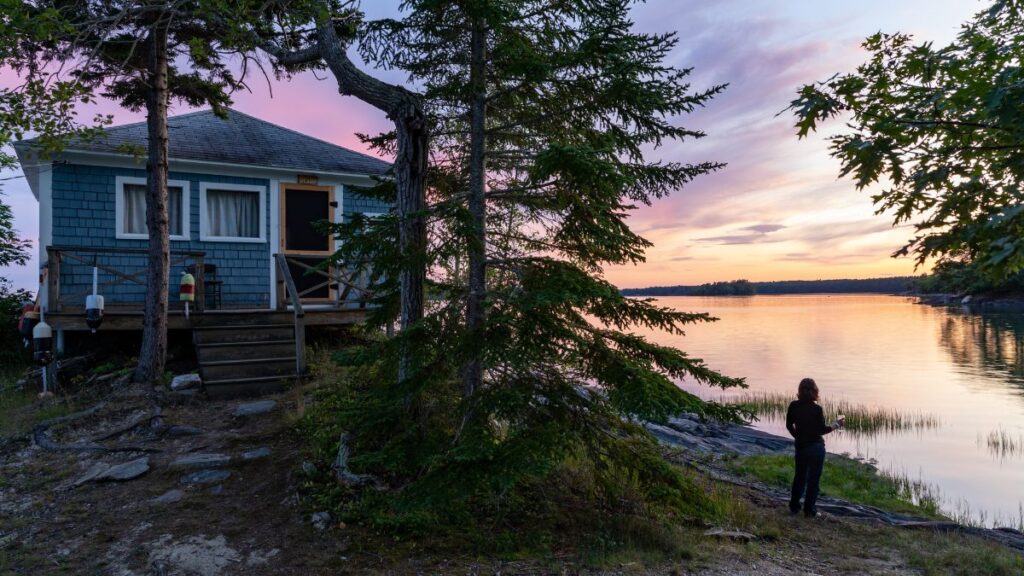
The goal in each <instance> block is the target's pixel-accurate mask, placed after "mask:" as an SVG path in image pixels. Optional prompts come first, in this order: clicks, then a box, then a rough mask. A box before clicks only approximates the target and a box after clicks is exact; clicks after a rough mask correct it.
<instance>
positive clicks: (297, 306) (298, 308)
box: [274, 254, 306, 376]
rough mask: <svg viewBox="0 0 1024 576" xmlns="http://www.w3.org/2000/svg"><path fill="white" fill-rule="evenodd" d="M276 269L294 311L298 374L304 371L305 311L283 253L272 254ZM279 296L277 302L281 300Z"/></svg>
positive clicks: (296, 370) (296, 368) (300, 374)
mask: <svg viewBox="0 0 1024 576" xmlns="http://www.w3.org/2000/svg"><path fill="white" fill-rule="evenodd" d="M274 260H276V261H277V267H278V270H279V271H280V272H281V278H282V279H283V280H284V286H285V288H287V290H288V299H289V300H291V301H292V309H293V310H294V312H295V372H296V373H297V375H298V376H302V375H303V374H305V373H306V319H305V316H306V313H305V311H303V310H302V300H301V299H300V298H299V289H298V288H297V287H296V286H295V279H294V278H292V273H291V270H289V269H288V258H287V257H286V256H285V255H284V254H274ZM283 301H284V299H283V298H281V299H280V300H278V302H283Z"/></svg>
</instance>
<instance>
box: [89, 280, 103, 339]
mask: <svg viewBox="0 0 1024 576" xmlns="http://www.w3.org/2000/svg"><path fill="white" fill-rule="evenodd" d="M98 282H99V268H98V267H97V266H93V267H92V294H90V295H88V296H86V297H85V325H86V326H88V327H89V329H90V330H92V333H93V334H95V333H96V329H97V328H99V327H100V324H102V323H103V296H100V295H99V293H98V292H97V288H98V286H97V284H98Z"/></svg>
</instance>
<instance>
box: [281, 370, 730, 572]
mask: <svg viewBox="0 0 1024 576" xmlns="http://www.w3.org/2000/svg"><path fill="white" fill-rule="evenodd" d="M354 355H356V354H352V355H348V357H349V358H351V357H352V356H354ZM379 368H380V365H378V364H371V365H366V366H362V367H342V366H338V365H337V364H335V363H334V362H333V361H327V362H324V361H323V360H322V359H321V360H319V361H315V362H314V364H313V366H312V369H313V371H314V375H315V378H316V381H317V382H318V383H320V385H319V387H318V388H316V389H315V392H314V399H313V402H312V403H311V407H310V408H309V410H307V412H306V413H305V415H304V416H303V417H302V418H301V419H300V420H299V421H298V422H297V426H298V429H299V431H300V433H301V434H302V435H303V436H305V437H306V438H307V440H308V446H309V448H310V454H309V460H310V461H312V462H314V463H315V464H316V467H317V470H318V471H319V472H318V473H317V477H315V478H313V479H311V480H310V481H309V482H308V483H307V484H306V486H305V490H306V495H307V497H309V498H310V499H311V500H312V501H313V502H314V505H315V506H316V507H317V508H318V509H323V508H327V509H331V510H333V511H334V512H336V513H337V514H338V515H339V517H340V518H341V519H342V520H344V521H346V522H358V523H360V524H363V525H367V526H370V527H373V528H375V529H376V530H379V531H380V532H382V533H385V534H388V535H390V536H392V537H396V538H406V537H423V536H425V535H429V536H430V537H431V541H432V542H446V543H448V544H450V545H451V546H453V547H456V548H459V549H460V550H462V551H463V552H465V551H469V552H478V553H502V554H517V553H529V554H532V555H546V554H551V553H552V552H554V551H555V550H563V549H565V547H571V548H574V549H577V550H578V552H579V553H580V554H581V555H584V556H591V557H605V556H607V555H611V554H614V553H615V551H616V550H621V549H626V548H637V547H639V548H650V549H653V550H657V551H659V553H666V552H667V553H669V554H685V553H686V550H685V549H683V548H681V547H680V546H679V544H678V542H676V543H673V536H678V534H679V531H680V529H681V528H682V527H684V526H686V525H689V524H691V523H694V522H697V523H698V524H699V522H698V521H700V520H705V519H713V518H717V516H718V515H719V514H720V513H721V510H720V506H721V503H720V502H716V501H713V500H712V499H710V498H709V496H708V495H707V494H706V493H705V491H704V488H703V487H701V486H700V485H699V484H698V483H696V482H695V481H694V479H693V478H691V477H689V476H687V475H685V474H684V473H683V472H682V471H680V470H678V469H676V468H674V467H673V466H671V465H670V464H669V463H668V462H667V461H666V460H665V459H664V458H662V457H661V455H660V454H659V453H658V452H657V450H656V449H655V447H654V445H653V444H651V443H649V442H646V441H644V439H643V436H642V435H641V436H637V435H634V436H629V435H625V434H609V435H607V436H606V437H605V439H604V440H603V441H602V442H601V445H602V448H603V452H602V453H601V454H599V455H592V454H590V455H588V454H584V453H570V454H567V455H566V457H564V458H561V459H559V460H557V461H554V462H553V463H547V462H544V461H541V460H538V459H536V457H535V456H530V457H529V458H527V460H532V461H534V462H536V463H537V464H538V465H539V466H540V467H542V469H543V474H541V473H539V472H538V471H537V470H533V471H532V472H531V473H530V474H523V473H515V472H514V471H510V470H508V466H509V463H513V462H514V463H520V462H522V461H523V458H520V457H517V456H516V455H514V454H510V453H509V452H511V451H513V450H516V449H520V450H525V451H526V452H527V453H534V452H535V450H534V446H533V445H531V444H530V441H529V440H528V439H519V440H516V441H514V442H510V443H505V444H504V445H502V446H497V447H496V446H493V445H489V444H488V445H482V444H484V443H483V442H482V441H481V440H480V439H475V440H473V441H470V442H467V445H470V446H472V448H470V447H462V448H460V450H461V451H462V452H463V453H466V452H469V450H471V449H477V450H485V451H489V452H490V455H491V456H493V458H489V459H487V460H486V461H482V459H481V458H480V457H478V456H477V455H473V454H469V455H468V456H469V457H468V458H467V459H466V460H465V461H464V463H462V464H461V465H460V466H453V465H451V464H449V463H447V462H445V461H444V459H443V458H440V457H439V456H438V455H439V454H443V453H444V452H445V451H446V450H447V449H449V448H450V446H451V435H452V433H453V432H454V430H455V429H456V428H457V427H458V426H459V420H458V419H457V418H455V417H453V415H455V414H456V412H455V410H454V408H456V407H457V406H458V403H459V393H458V382H457V380H455V379H451V380H450V381H449V385H448V387H447V392H446V393H445V392H442V393H441V394H439V397H438V398H436V399H435V402H433V403H432V404H430V405H425V404H421V405H419V407H418V408H419V409H418V411H417V413H416V414H415V417H416V419H417V421H418V422H422V423H423V424H420V425H409V426H407V428H408V429H409V432H406V433H404V434H403V433H402V431H395V430H392V429H391V428H390V426H389V424H388V423H387V421H386V420H385V421H381V418H380V414H381V412H382V407H381V404H382V403H383V404H384V405H385V406H389V405H390V403H386V402H384V400H385V397H386V396H387V394H388V393H390V392H394V386H397V384H394V385H392V384H390V383H392V382H395V379H394V378H392V377H391V376H390V375H387V374H385V373H383V372H382V371H381V370H380V369H379ZM382 383H387V384H386V385H384V386H382V385H381V384H382ZM435 390H436V388H435ZM384 409H385V410H386V409H387V408H384ZM381 424H383V425H384V426H385V428H383V429H385V430H388V431H390V432H393V433H395V434H397V436H394V437H387V436H384V435H382V434H379V433H377V431H376V430H375V429H374V427H375V426H378V425H381ZM353 430H354V431H358V432H357V433H356V434H355V435H353V436H352V437H351V443H350V448H351V449H352V459H351V461H350V464H351V466H352V468H353V470H354V471H355V472H358V473H370V474H374V475H375V476H376V477H377V478H380V479H382V480H384V481H385V483H386V484H387V486H388V488H389V489H388V490H386V491H383V492H378V491H376V490H373V489H370V488H364V489H361V490H360V489H353V488H349V487H346V486H344V485H342V484H339V483H338V482H336V481H335V480H334V479H333V478H332V477H331V475H330V472H329V467H330V464H331V463H332V462H333V460H334V458H335V455H336V452H337V449H338V443H339V438H340V436H341V435H342V434H343V433H345V432H350V431H353ZM423 430H427V431H444V432H445V433H434V434H432V435H429V436H424V435H419V434H417V432H418V431H423ZM550 433H551V430H550V429H547V430H541V431H538V432H536V433H535V434H536V436H538V437H542V436H544V435H546V434H550ZM519 434H523V433H522V432H519ZM524 444H525V446H524ZM437 465H443V466H444V468H443V470H444V473H443V474H441V475H436V476H429V477H428V478H427V479H426V480H420V481H417V482H413V483H409V479H410V478H417V477H419V476H420V470H421V469H422V468H424V467H426V468H429V467H431V466H437ZM481 465H482V466H484V467H486V468H487V469H486V470H483V471H478V470H474V469H471V468H470V466H481ZM481 477H483V478H485V479H486V481H482V480H481ZM510 478H518V480H517V481H515V482H510V481H508V480H507V479H510Z"/></svg>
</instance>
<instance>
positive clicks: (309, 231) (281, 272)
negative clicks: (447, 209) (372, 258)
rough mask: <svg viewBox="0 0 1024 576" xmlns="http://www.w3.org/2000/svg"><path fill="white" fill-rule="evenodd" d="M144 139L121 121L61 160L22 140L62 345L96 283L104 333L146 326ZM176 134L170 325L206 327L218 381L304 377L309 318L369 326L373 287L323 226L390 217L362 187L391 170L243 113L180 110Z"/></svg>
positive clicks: (173, 125)
mask: <svg viewBox="0 0 1024 576" xmlns="http://www.w3.org/2000/svg"><path fill="white" fill-rule="evenodd" d="M146 135H147V131H146V124H145V123H144V122H142V123H136V124H126V125H122V126H113V127H109V128H107V129H105V130H104V131H103V134H102V136H101V137H98V138H95V139H91V140H88V141H84V140H83V141H74V142H72V143H71V144H70V145H69V146H68V147H67V148H66V149H65V150H64V151H63V152H61V153H60V154H59V155H56V156H55V157H52V158H46V157H42V156H41V155H40V154H39V153H38V151H37V150H36V149H34V141H33V140H25V141H22V142H19V143H17V144H16V145H15V150H16V152H17V154H18V157H19V160H20V162H21V166H22V168H23V170H24V173H25V176H26V178H27V180H28V183H29V185H30V187H31V189H32V193H33V194H34V195H35V197H36V198H37V199H38V201H39V242H38V246H39V260H40V263H41V267H40V270H41V272H40V290H39V304H40V307H41V308H43V309H44V310H45V319H46V322H47V323H48V324H50V325H51V326H52V327H53V329H54V331H55V335H56V338H55V339H56V343H57V348H58V353H60V351H61V348H62V342H63V337H64V333H65V332H66V331H83V330H89V326H88V325H87V323H86V314H85V304H86V297H87V296H88V295H90V294H93V291H94V290H95V291H96V293H97V294H99V295H101V296H103V299H104V304H105V306H104V308H105V310H104V314H103V320H102V323H101V326H100V328H99V329H98V330H99V331H100V332H102V331H106V330H141V328H142V310H143V303H144V298H145V281H146V251H147V238H148V235H147V228H146V219H145V212H146V171H145V150H146ZM168 135H169V156H170V176H169V178H168V180H169V182H168V183H169V195H168V196H169V197H168V200H169V218H170V234H171V236H170V245H171V250H170V265H171V272H170V286H168V300H169V303H170V312H169V329H171V330H190V331H192V332H193V340H194V342H195V344H196V350H197V356H198V360H199V362H200V366H201V374H202V376H203V379H204V380H205V381H206V382H207V384H208V385H209V384H210V383H212V382H217V381H221V382H223V383H224V384H225V385H227V384H232V381H238V382H234V384H238V385H249V387H252V386H256V387H257V388H259V387H260V384H261V382H260V381H259V380H260V378H261V377H262V378H264V379H265V380H268V381H269V380H273V378H271V377H272V376H276V375H278V373H281V374H285V375H287V374H292V375H294V374H295V373H296V372H298V373H301V372H302V371H303V370H304V360H303V358H302V356H303V352H302V346H303V341H304V331H305V326H307V325H331V324H352V323H357V322H360V321H361V320H362V319H363V318H364V315H365V313H366V309H365V306H366V296H367V294H368V288H369V282H370V280H369V273H368V271H367V270H366V269H364V268H365V266H335V267H331V268H327V267H324V266H321V264H322V263H323V262H324V261H325V259H326V258H327V256H329V255H330V254H332V253H333V252H334V248H335V242H336V241H337V240H336V239H335V238H333V237H331V236H330V235H325V234H324V233H323V232H322V228H321V226H320V223H321V222H323V221H325V220H326V221H331V222H341V221H344V220H345V218H346V217H348V216H350V215H351V214H353V213H364V214H368V215H375V214H382V213H385V212H388V211H389V210H390V209H391V206H390V205H389V204H387V203H385V202H381V201H379V200H375V199H373V198H369V197H366V196H363V195H360V193H359V191H360V189H366V188H368V187H371V186H373V185H375V184H376V183H377V182H378V181H379V178H381V177H383V176H385V175H386V173H387V172H388V171H389V170H390V167H391V166H390V164H389V163H387V162H384V161H382V160H380V159H378V158H374V157H372V156H368V155H365V154H361V153H359V152H355V151H352V150H348V149H346V148H343V147H341V146H337V145H334V144H331V143H329V142H325V141H323V140H319V139H317V138H313V137H310V136H307V135H305V134H301V133H299V132H296V131H294V130H290V129H288V128H284V127H281V126H277V125H275V124H271V123H270V122H266V121H264V120H260V119H259V118H254V117H252V116H249V115H246V114H243V113H241V112H238V111H235V110H229V111H228V112H227V114H226V117H220V116H218V115H216V114H214V113H213V112H212V111H210V110H206V111H200V112H194V113H190V114H183V115H179V116H173V117H171V118H170V119H169V120H168ZM186 273H188V275H190V276H191V278H192V279H194V282H195V283H194V300H193V301H192V302H191V303H189V311H188V312H189V313H188V314H186V310H185V303H184V302H182V301H181V299H180V297H179V279H181V278H183V277H185V274H186ZM94 286H95V288H94ZM254 328H255V329H254ZM207 388H208V390H209V386H207Z"/></svg>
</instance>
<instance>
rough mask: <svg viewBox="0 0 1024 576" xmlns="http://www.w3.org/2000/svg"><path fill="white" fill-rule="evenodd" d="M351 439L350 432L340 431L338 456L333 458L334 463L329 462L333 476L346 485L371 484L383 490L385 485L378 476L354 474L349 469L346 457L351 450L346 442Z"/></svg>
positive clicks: (359, 485) (360, 485) (347, 457)
mask: <svg viewBox="0 0 1024 576" xmlns="http://www.w3.org/2000/svg"><path fill="white" fill-rule="evenodd" d="M351 440H352V434H350V433H348V432H342V434H341V437H340V438H339V439H338V456H337V457H336V458H335V459H334V463H333V464H331V471H332V472H334V477H335V478H336V479H337V480H338V481H339V482H341V483H342V484H345V485H346V486H352V487H356V488H358V487H362V486H366V485H372V486H373V487H374V488H375V489H377V490H384V489H385V488H386V486H385V484H384V481H383V480H381V479H380V478H377V477H376V476H374V475H372V474H356V473H355V472H352V471H351V470H350V469H349V467H348V459H349V456H350V453H351V452H350V450H349V447H348V444H349V442H350V441H351Z"/></svg>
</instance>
